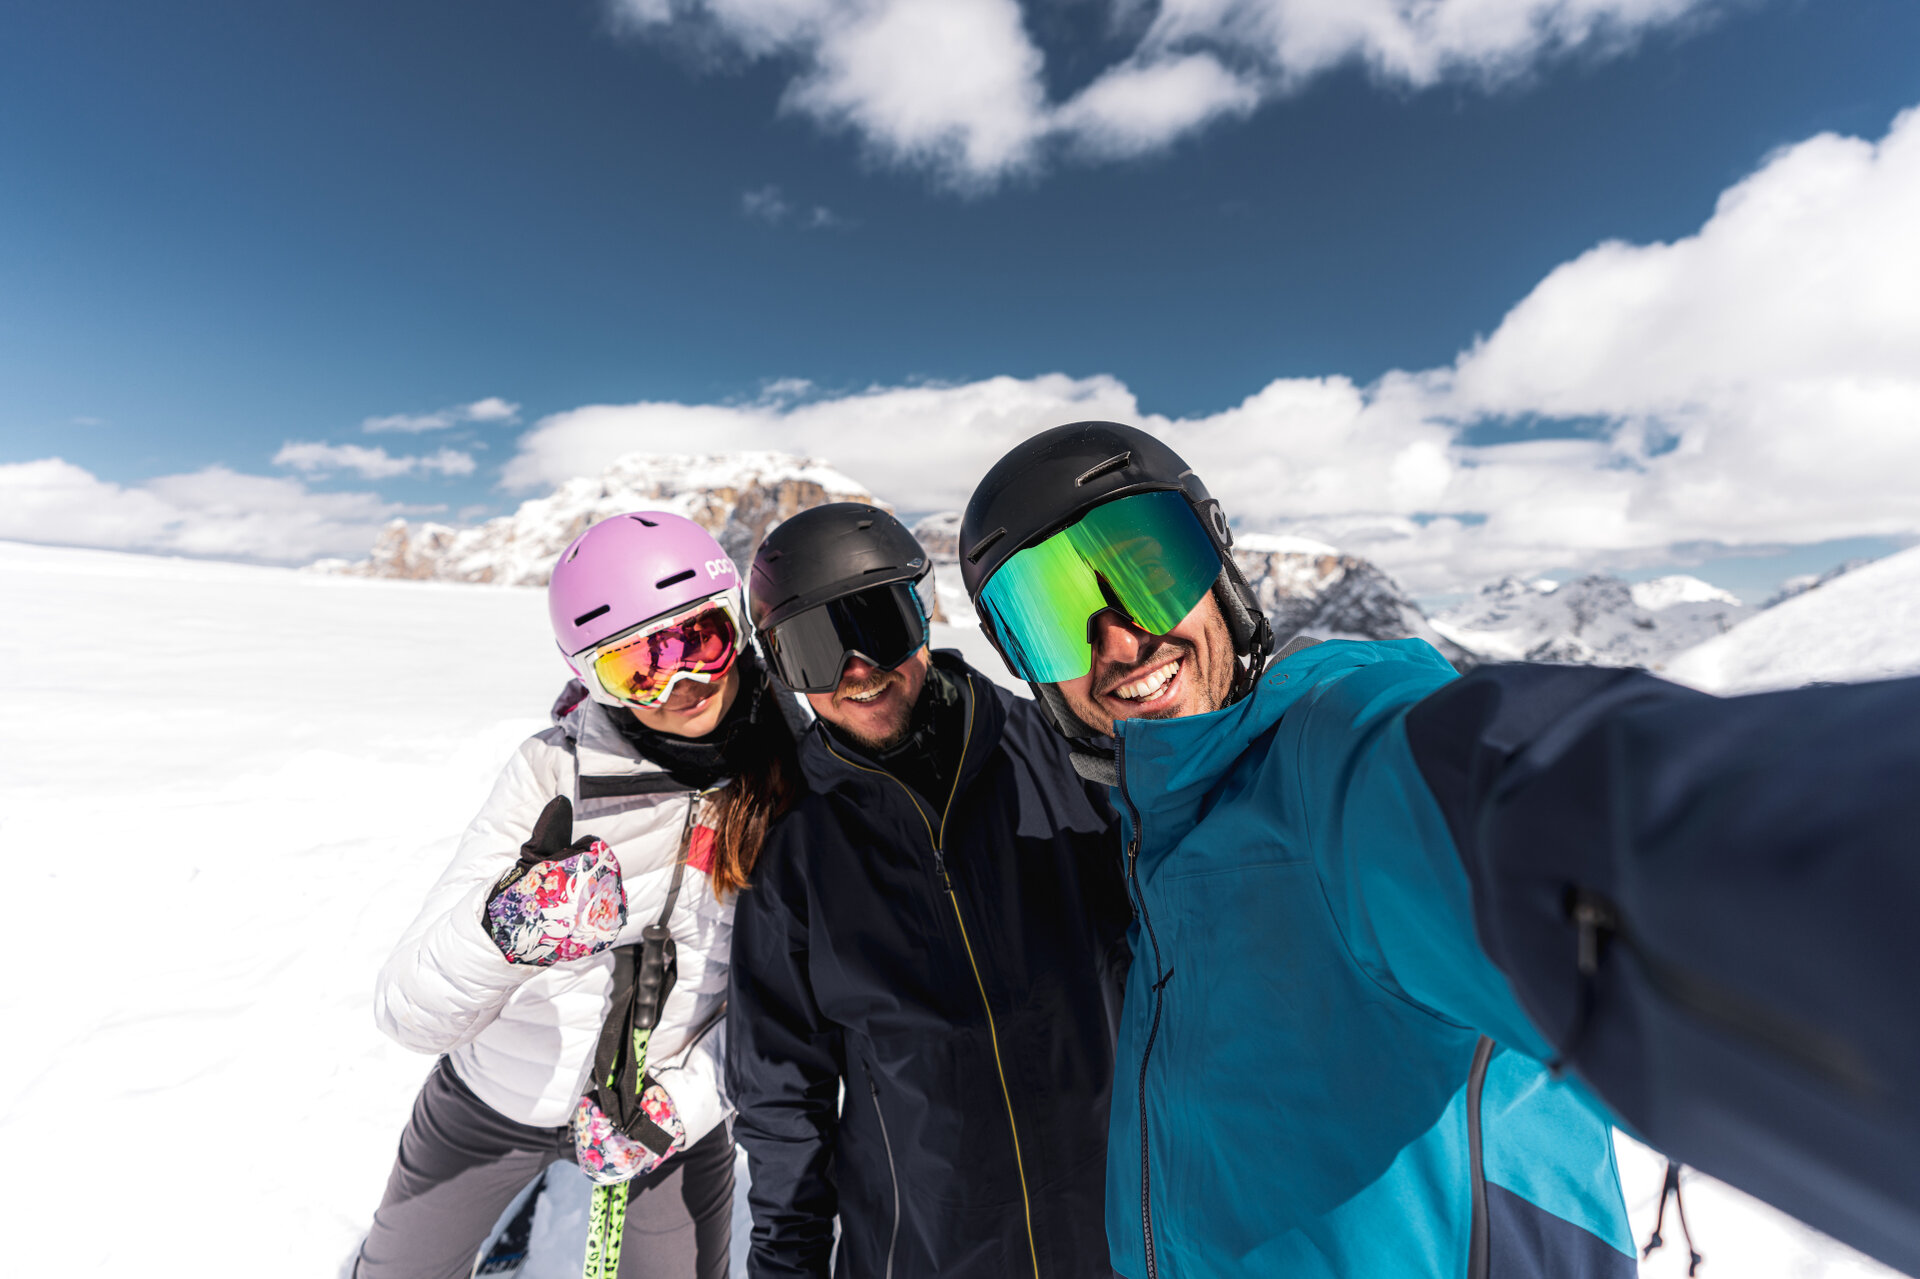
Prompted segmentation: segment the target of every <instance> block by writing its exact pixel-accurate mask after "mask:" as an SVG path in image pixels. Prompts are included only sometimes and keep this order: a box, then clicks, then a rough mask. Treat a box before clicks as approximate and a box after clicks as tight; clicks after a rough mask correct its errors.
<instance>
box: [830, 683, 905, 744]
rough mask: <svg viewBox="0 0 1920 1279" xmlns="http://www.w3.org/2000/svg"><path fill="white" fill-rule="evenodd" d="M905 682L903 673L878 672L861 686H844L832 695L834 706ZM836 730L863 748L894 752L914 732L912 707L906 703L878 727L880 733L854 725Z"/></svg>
mask: <svg viewBox="0 0 1920 1279" xmlns="http://www.w3.org/2000/svg"><path fill="white" fill-rule="evenodd" d="M906 682H907V680H906V677H905V676H904V675H902V674H900V672H899V671H875V672H874V673H873V674H872V675H871V676H869V677H868V678H866V679H864V680H862V681H861V682H860V683H858V684H852V685H844V686H842V687H841V688H839V689H836V690H835V691H834V695H833V700H834V704H835V705H836V706H837V705H839V704H840V703H841V702H843V701H846V700H848V699H850V698H854V697H864V696H866V695H867V694H869V693H877V692H880V691H881V690H883V689H885V688H886V687H887V686H888V685H890V684H901V685H905V684H906ZM924 693H925V690H924V689H923V690H922V695H923V696H924ZM837 727H838V728H839V729H840V731H841V732H843V733H845V734H846V735H847V736H848V737H851V738H852V739H853V740H854V741H856V742H858V743H859V744H860V745H861V747H862V748H864V749H866V750H868V751H873V752H879V751H887V750H892V749H893V748H894V747H896V746H898V745H899V744H900V743H901V742H904V741H906V740H907V735H908V734H909V733H910V732H912V731H913V704H912V703H907V704H906V705H904V706H902V707H901V708H900V710H899V713H898V714H897V715H895V716H894V717H892V718H891V719H890V720H889V721H888V722H887V723H886V724H884V725H881V726H879V727H878V731H877V732H865V731H862V730H861V729H859V728H856V727H854V726H853V725H851V724H843V725H837Z"/></svg>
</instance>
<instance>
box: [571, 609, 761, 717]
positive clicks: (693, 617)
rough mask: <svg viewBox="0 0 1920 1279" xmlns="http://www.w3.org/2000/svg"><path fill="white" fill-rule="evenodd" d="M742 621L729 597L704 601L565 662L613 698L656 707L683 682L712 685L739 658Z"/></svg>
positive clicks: (644, 624)
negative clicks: (593, 680)
mask: <svg viewBox="0 0 1920 1279" xmlns="http://www.w3.org/2000/svg"><path fill="white" fill-rule="evenodd" d="M741 633H742V631H741V626H740V619H739V617H738V616H736V615H735V611H734V604H733V601H732V599H731V598H729V597H728V596H725V595H721V596H715V597H714V598H712V599H705V600H702V601H700V602H699V603H698V604H695V605H694V606H693V607H691V608H688V609H684V610H682V611H681V612H678V613H674V614H672V615H670V616H667V617H660V618H655V619H654V620H652V621H649V622H642V623H641V624H640V625H638V626H635V627H631V628H629V629H627V630H624V631H622V632H620V633H619V634H618V635H615V636H613V637H611V638H609V639H607V640H605V641H603V642H602V643H600V644H598V645H596V646H594V647H593V648H590V649H587V650H586V651H585V652H582V653H576V654H574V655H573V656H571V657H569V658H568V659H567V660H568V662H569V663H570V664H571V665H572V666H573V668H574V670H575V671H576V672H577V673H578V674H579V675H580V677H581V678H582V679H585V678H587V677H588V676H589V675H591V676H592V677H593V678H594V679H597V680H598V681H599V682H600V687H601V688H603V689H605V690H606V691H607V693H608V694H609V695H610V696H613V697H615V698H618V699H619V700H620V701H623V702H628V703H630V704H632V705H635V706H657V705H659V704H660V703H661V702H664V701H666V700H667V698H669V697H671V696H672V695H673V690H674V689H675V688H676V687H677V686H678V685H679V684H680V682H681V681H682V680H692V681H693V682H695V683H698V684H711V683H713V682H714V681H715V680H717V679H719V678H721V677H722V676H723V675H725V674H726V673H727V672H728V671H729V670H731V669H732V668H733V663H734V660H735V659H736V658H738V657H739V656H740V635H741Z"/></svg>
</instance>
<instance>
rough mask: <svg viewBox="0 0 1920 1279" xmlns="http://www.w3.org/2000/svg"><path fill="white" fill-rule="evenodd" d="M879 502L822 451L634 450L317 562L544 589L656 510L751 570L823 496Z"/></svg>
mask: <svg viewBox="0 0 1920 1279" xmlns="http://www.w3.org/2000/svg"><path fill="white" fill-rule="evenodd" d="M872 500H873V498H872V496H871V495H870V494H869V493H868V492H867V491H866V488H865V487H864V486H863V485H861V484H860V482H859V481H857V480H853V479H849V478H848V477H847V476H845V475H842V474H841V473H840V472H838V471H836V470H834V469H833V468H832V467H831V466H828V465H827V464H826V463H825V462H821V461H817V460H815V459H812V458H801V457H794V456H791V455H790V454H786V453H729V454H723V455H717V456H709V457H687V456H680V455H672V454H648V453H631V454H628V455H627V456H626V457H623V458H621V459H620V460H619V461H617V462H615V463H614V464H613V465H612V466H610V467H608V468H607V470H606V472H605V473H604V474H602V475H599V476H594V477H591V478H582V479H575V480H568V481H567V482H566V483H565V484H563V485H561V486H560V487H559V488H558V489H556V490H555V491H554V492H553V493H552V494H550V495H549V496H547V497H542V498H535V499H534V500H532V501H529V502H524V503H522V504H521V506H520V509H519V510H517V511H515V512H514V513H513V514H512V515H503V516H501V517H500V518H499V519H495V520H488V521H487V522H486V523H485V524H482V525H480V526H479V527H477V528H465V529H455V528H451V527H449V526H448V525H445V524H409V523H408V522H407V521H406V520H395V521H393V522H392V523H391V524H389V525H387V527H386V528H385V529H383V530H382V531H381V533H380V536H379V539H378V540H377V541H375V543H374V546H373V553H372V555H371V556H370V557H369V558H367V559H365V560H362V561H360V562H358V563H355V564H349V563H347V562H346V561H344V560H323V561H321V562H320V563H319V564H316V565H314V566H313V567H314V568H316V569H319V570H321V571H323V572H331V573H342V574H348V575H351V576H357V577H400V578H410V579H415V580H419V579H427V578H436V579H441V580H445V581H453V582H493V583H500V584H505V585H512V586H544V585H545V584H546V580H547V573H548V571H549V570H550V569H551V568H552V567H553V561H554V559H555V557H557V556H558V555H559V554H560V552H561V551H563V550H565V549H566V546H567V543H568V542H571V541H572V540H573V539H574V538H575V537H578V536H579V535H580V534H581V533H582V532H583V531H585V530H586V529H587V528H588V527H589V526H590V525H592V524H593V523H595V522H596V521H598V520H603V519H605V518H607V517H608V516H610V515H618V514H620V513H621V512H622V511H632V510H644V509H649V508H650V509H654V510H664V511H673V512H675V513H677V514H680V515H685V516H687V517H688V518H689V519H692V520H694V521H695V522H697V523H698V524H699V525H700V526H701V527H702V528H705V529H706V530H707V531H708V532H709V533H712V534H713V535H714V537H715V538H717V539H718V540H719V542H720V545H721V546H723V547H725V548H726V550H727V553H728V554H729V555H731V556H732V557H733V558H734V560H735V561H736V562H738V563H739V564H740V565H741V566H742V567H743V568H744V567H745V564H746V561H747V559H748V558H749V557H750V556H751V555H752V554H753V548H754V547H756V546H758V545H759V543H760V538H761V536H762V535H763V534H765V533H766V531H767V529H768V528H769V527H771V526H772V525H773V524H776V523H778V522H779V521H781V520H784V519H787V518H788V517H790V516H792V515H793V514H795V513H796V512H798V511H803V510H805V509H806V508H808V507H810V506H818V505H820V504H821V503H822V502H870V501H872Z"/></svg>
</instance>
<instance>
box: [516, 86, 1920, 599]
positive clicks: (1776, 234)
mask: <svg viewBox="0 0 1920 1279" xmlns="http://www.w3.org/2000/svg"><path fill="white" fill-rule="evenodd" d="M1916 226H1920V110H1916V111H1913V112H1908V113H1907V114H1905V115H1903V116H1902V117H1901V118H1900V119H1899V120H1897V121H1895V123H1894V125H1893V127H1892V129H1891V130H1890V131H1889V133H1888V135H1887V136H1886V137H1885V138H1884V139H1883V140H1881V141H1880V142H1878V143H1873V142H1866V141H1862V140H1859V139H1850V138H1840V137H1834V136H1830V135H1823V136H1821V137H1816V138H1813V139H1810V140H1808V141H1806V142H1803V143H1800V144H1799V145H1796V146H1793V147H1790V148H1787V149H1785V150H1783V151H1781V152H1779V153H1778V154H1776V155H1775V156H1773V157H1772V158H1771V159H1769V160H1768V161H1767V162H1766V163H1765V164H1764V165H1763V166H1762V167H1761V168H1760V169H1759V170H1758V171H1757V172H1756V173H1754V174H1753V175H1752V176H1750V177H1748V178H1747V179H1746V180H1744V181H1742V182H1740V183H1738V184H1737V185H1735V186H1734V187H1733V188H1731V189H1730V190H1728V191H1727V192H1726V194H1725V195H1724V196H1723V197H1722V199H1721V200H1720V203H1719V206H1718V208H1717V209H1716V211H1715V213H1714V215H1713V217H1712V218H1711V219H1710V220H1709V221H1708V222H1707V223H1706V224H1705V225H1704V226H1703V227H1702V228H1701V229H1700V231H1699V232H1698V233H1696V234H1694V235H1691V236H1688V237H1686V238H1684V239H1682V240H1678V241H1676V242H1674V243H1672V244H1651V245H1637V246H1636V245H1626V244H1605V245H1601V246H1599V247H1597V248H1595V249H1593V250H1592V251H1590V252H1588V253H1586V254H1583V255H1582V256H1581V257H1579V258H1577V259H1575V260H1574V261H1572V262H1569V263H1567V264H1565V265H1563V266H1561V267H1560V268H1558V269H1557V270H1555V271H1553V272H1552V273H1550V274H1549V275H1548V276H1547V277H1546V278H1545V279H1544V280H1542V281H1541V283H1540V284H1539V285H1538V286H1537V287H1536V288H1535V289H1534V290H1533V291H1532V292H1531V293H1530V294H1529V295H1528V296H1527V297H1526V298H1525V299H1523V300H1522V301H1521V302H1520V303H1519V304H1518V305H1516V306H1515V307H1514V308H1513V309H1512V310H1511V311H1510V312H1509V313H1508V315H1507V316H1506V318H1505V319H1504V320H1503V322H1502V323H1501V325H1500V326H1499V328H1498V329H1497V330H1496V331H1495V332H1494V333H1493V334H1492V336H1490V337H1488V338H1487V339H1485V340H1484V341H1481V342H1478V343H1476V344H1475V345H1474V346H1473V347H1472V348H1470V349H1469V350H1467V351H1465V352H1463V353H1462V354H1461V356H1460V358H1459V359H1458V360H1457V361H1456V362H1455V363H1454V364H1453V365H1451V366H1448V367H1446V368H1441V369H1432V370H1427V371H1424V372H1417V373H1394V374H1390V375H1388V376H1387V377H1385V378H1382V379H1381V380H1380V381H1378V382H1376V383H1374V384H1372V385H1370V386H1358V385H1356V384H1354V383H1353V382H1352V381H1350V380H1348V379H1346V378H1342V377H1325V378H1286V379H1280V380H1277V381H1275V382H1272V383H1270V384H1269V385H1268V386H1266V387H1265V388H1263V389H1262V390H1260V391H1258V392H1257V393H1255V394H1254V395H1252V396H1249V397H1248V398H1247V399H1246V400H1245V401H1243V402H1242V403H1240V404H1238V405H1236V406H1234V407H1232V408H1229V409H1226V410H1224V411H1222V412H1219V413H1214V414H1210V415H1207V416H1204V417H1197V418H1185V419H1169V418H1165V417H1159V416H1153V415H1146V414H1142V413H1141V412H1140V410H1139V406H1138V405H1137V403H1136V402H1135V400H1134V397H1133V395H1132V393H1131V392H1130V391H1129V390H1128V388H1127V387H1126V385H1125V384H1124V383H1123V382H1121V381H1120V380H1118V379H1116V378H1113V377H1106V376H1100V377H1089V378H1071V377H1067V376H1065V375H1061V374H1054V375H1049V376H1045V377H1038V378H1030V379H1016V378H1010V377H1001V378H992V379H988V380H986V381H981V382H974V383H967V384H963V385H928V386H913V387H876V388H872V389H869V390H866V391H862V392H859V393H856V394H851V395H839V396H821V395H818V394H815V395H812V396H809V397H806V398H798V397H788V396H780V395H772V394H769V395H766V396H763V397H762V398H761V399H760V400H759V401H757V402H754V403H751V404H744V405H686V404H670V403H642V404H631V405H595V406H589V407H586V408H580V409H575V410H572V411H570V412H567V413H560V414H555V415H553V416H550V417H547V418H544V419H542V420H541V421H540V422H538V423H537V424H536V425H535V426H534V428H533V429H532V430H530V431H528V432H527V433H525V434H524V435H523V436H522V437H521V439H520V441H519V444H518V451H517V453H516V455H515V456H514V457H513V459H512V460H511V461H510V462H509V464H508V466H507V468H506V471H505V483H506V484H507V486H508V487H509V488H513V489H517V490H521V491H531V490H537V489H544V488H545V487H547V486H549V485H551V484H554V483H557V482H558V481H561V480H564V479H567V478H571V477H573V476H576V475H581V474H591V473H594V472H597V471H598V470H599V469H601V468H602V467H603V466H605V465H606V463H608V462H609V461H611V460H612V459H613V458H614V457H616V456H618V455H620V454H622V453H626V452H630V451H635V450H649V451H656V452H672V451H684V450H685V449H686V448H687V445H686V441H689V440H699V441H700V448H701V449H702V450H703V451H704V450H720V449H728V448H778V449H787V450H791V451H797V452H804V453H812V454H814V455H816V456H820V457H824V458H826V459H828V460H830V461H831V462H833V463H834V464H835V465H836V466H838V467H840V468H841V469H842V470H844V471H846V472H847V473H848V474H850V475H852V476H854V477H855V478H857V479H860V480H862V481H863V482H865V483H867V484H870V485H872V486H873V488H874V490H875V492H876V493H878V494H880V495H881V496H883V497H886V498H887V499H888V500H890V501H892V502H894V503H895V504H896V505H898V506H900V507H903V508H906V509H925V508H938V507H954V506H959V505H962V504H964V502H965V501H966V498H967V496H968V493H969V492H970V490H971V488H972V485H973V483H974V482H975V481H976V480H977V479H978V477H979V476H980V475H981V474H983V473H984V472H985V470H986V469H987V467H988V466H990V465H991V464H992V462H993V461H994V460H995V459H996V458H998V457H999V456H1000V454H1001V453H1003V452H1004V451H1005V450H1006V449H1007V448H1008V447H1010V446H1011V445H1012V444H1014V443H1015V442H1017V441H1018V440H1020V439H1022V438H1024V437H1025V436H1026V435H1028V434H1030V433H1032V432H1033V431H1036V430H1039V429H1041V428H1043V427H1047V426H1053V425H1057V424H1059V423H1062V422H1068V421H1073V420H1076V419H1084V418H1113V419H1117V420H1120V421H1127V422H1134V423H1137V424H1139V425H1142V426H1145V427H1147V428H1149V429H1151V430H1154V431H1156V432H1157V433H1159V434H1161V435H1162V436H1164V437H1165V438H1166V439H1167V440H1168V441H1169V442H1171V443H1172V444H1173V445H1174V446H1175V447H1176V448H1178V449H1179V450H1180V451H1181V452H1182V453H1183V454H1184V455H1185V456H1186V457H1187V459H1188V460H1189V461H1190V462H1191V463H1193V465H1194V467H1195V469H1196V470H1197V471H1198V472H1199V473H1200V474H1201V475H1202V476H1203V477H1205V478H1206V480H1207V482H1208V483H1209V484H1210V485H1211V486H1212V488H1213V491H1214V492H1215V494H1216V495H1217V496H1219V497H1220V498H1221V500H1222V501H1223V502H1225V503H1226V505H1227V507H1228V509H1229V511H1230V512H1232V513H1233V514H1234V515H1235V516H1236V517H1237V518H1238V519H1239V520H1240V521H1241V523H1242V524H1243V525H1244V526H1246V527H1250V528H1263V529H1272V530H1279V531H1291V532H1298V533H1303V534H1307V535H1311V536H1319V537H1321V538H1322V539H1324V540H1328V541H1332V542H1335V543H1336V544H1339V545H1342V546H1345V547H1347V548H1349V549H1352V550H1355V551H1359V552H1362V553H1365V554H1368V555H1371V556H1373V557H1375V558H1376V559H1378V560H1379V561H1380V562H1382V563H1383V564H1385V565H1387V566H1388V567H1390V568H1392V569H1393V570H1394V571H1396V572H1397V573H1399V574H1401V575H1402V577H1403V580H1405V581H1406V582H1407V584H1408V585H1409V586H1411V587H1412V588H1413V589H1416V590H1419V591H1439V590H1447V589H1453V588H1457V587H1460V586H1463V585H1470V584H1472V583H1474V582H1475V581H1477V580H1480V579H1482V578H1484V577H1485V576H1488V575H1490V574H1493V573H1499V572H1507V571H1514V572H1538V571H1541V570H1544V569H1546V568H1549V567H1556V566H1565V567H1578V566H1582V565H1594V564H1602V563H1605V564H1611V565H1614V566H1625V565H1628V564H1631V563H1633V562H1635V561H1639V562H1645V563H1652V562H1657V561H1660V560H1662V559H1668V558H1671V557H1672V556H1673V554H1674V548H1675V547H1676V546H1677V545H1684V544H1687V543H1692V542H1698V541H1711V542H1720V543H1725V544H1728V545H1747V546H1762V545H1777V544H1781V543H1796V542H1816V541H1824V540H1828V539H1834V538H1842V537H1855V536H1890V535H1891V536H1910V535H1915V534H1920V482H1916V480H1915V477H1916V476H1920V237H1916V236H1915V235H1914V234H1913V231H1912V228H1914V227H1916ZM1528 415H1537V416H1541V417H1546V418H1568V417H1579V418H1592V419H1598V420H1599V422H1600V423H1601V426H1602V428H1603V429H1600V430H1598V431H1597V432H1595V433H1594V434H1596V435H1597V438H1583V439H1544V438H1528V437H1525V435H1524V433H1522V436H1521V437H1520V438H1517V439H1516V440H1515V441H1514V442H1509V443H1504V444H1498V445H1493V446H1479V447H1476V446H1472V445H1469V444H1468V443H1466V442H1465V439H1466V435H1467V430H1468V428H1471V427H1474V426H1476V425H1478V424H1481V423H1484V422H1486V421H1487V420H1488V419H1489V418H1495V419H1498V418H1506V417H1513V418H1521V419H1524V418H1526V417H1527V416H1528Z"/></svg>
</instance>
